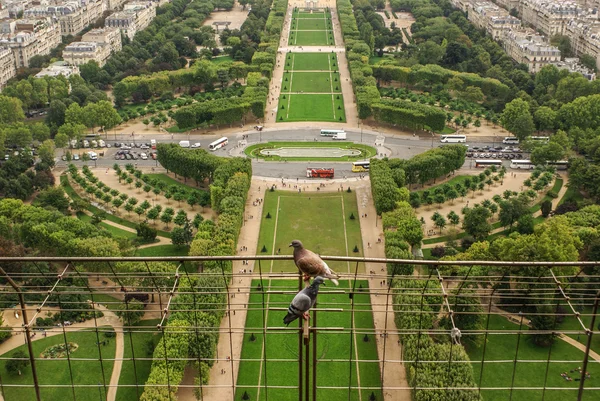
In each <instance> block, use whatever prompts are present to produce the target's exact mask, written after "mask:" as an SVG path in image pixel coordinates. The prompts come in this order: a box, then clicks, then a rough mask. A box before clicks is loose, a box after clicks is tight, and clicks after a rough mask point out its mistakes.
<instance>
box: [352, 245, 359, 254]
mask: <svg viewBox="0 0 600 401" xmlns="http://www.w3.org/2000/svg"><path fill="white" fill-rule="evenodd" d="M352 252H354V253H358V245H354V249H353V250H352Z"/></svg>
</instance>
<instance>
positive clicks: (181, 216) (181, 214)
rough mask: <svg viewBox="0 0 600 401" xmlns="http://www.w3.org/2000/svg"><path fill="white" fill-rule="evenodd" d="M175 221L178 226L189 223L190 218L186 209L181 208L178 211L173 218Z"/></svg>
mask: <svg viewBox="0 0 600 401" xmlns="http://www.w3.org/2000/svg"><path fill="white" fill-rule="evenodd" d="M173 223H175V224H177V225H178V226H182V225H184V224H185V223H189V219H188V217H187V213H186V212H185V210H179V211H178V212H177V215H176V216H175V218H174V219H173Z"/></svg>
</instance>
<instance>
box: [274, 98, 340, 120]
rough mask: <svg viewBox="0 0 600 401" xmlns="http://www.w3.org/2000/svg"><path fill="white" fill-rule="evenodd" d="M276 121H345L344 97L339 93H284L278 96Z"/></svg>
mask: <svg viewBox="0 0 600 401" xmlns="http://www.w3.org/2000/svg"><path fill="white" fill-rule="evenodd" d="M282 106H283V107H284V108H283V109H282V108H281V107H282ZM277 121H278V122H290V121H328V122H345V121H346V114H345V113H344V99H343V97H342V95H341V94H338V95H325V94H323V95H299V94H293V95H290V94H285V95H282V96H280V98H279V106H278V111H277Z"/></svg>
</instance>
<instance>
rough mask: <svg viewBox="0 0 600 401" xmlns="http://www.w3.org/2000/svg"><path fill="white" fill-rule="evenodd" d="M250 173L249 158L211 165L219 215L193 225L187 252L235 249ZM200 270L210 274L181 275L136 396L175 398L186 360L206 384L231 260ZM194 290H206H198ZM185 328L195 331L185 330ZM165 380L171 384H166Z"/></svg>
mask: <svg viewBox="0 0 600 401" xmlns="http://www.w3.org/2000/svg"><path fill="white" fill-rule="evenodd" d="M251 174H252V171H251V163H250V161H249V160H248V159H240V158H234V159H227V160H226V161H224V162H223V163H221V164H220V165H219V167H217V168H216V169H215V171H214V173H213V176H214V181H213V185H211V197H212V198H213V207H215V210H218V211H219V219H218V222H217V223H216V224H215V223H214V222H212V221H209V220H205V221H203V222H201V223H200V224H199V225H198V232H197V233H196V236H195V239H194V241H193V242H192V245H191V249H190V255H197V256H200V255H202V256H207V255H211V256H218V255H232V254H234V253H235V250H236V248H237V246H236V242H237V238H238V235H239V230H240V228H241V226H242V223H243V216H244V206H245V203H246V197H247V193H248V189H249V188H250V177H251ZM215 205H216V206H215ZM201 269H202V271H203V272H204V273H214V275H210V274H207V275H203V276H202V277H194V278H192V279H190V278H188V277H184V278H182V279H181V284H180V285H179V291H180V295H179V296H178V297H177V298H176V300H175V301H174V305H173V313H172V314H171V316H170V317H169V320H168V323H167V326H166V327H164V328H163V329H164V336H163V339H161V343H160V344H158V345H157V347H156V349H155V351H154V358H153V359H154V361H153V363H152V369H151V371H150V375H149V377H148V380H147V382H146V386H145V388H144V393H143V394H142V396H141V398H140V399H141V400H146V401H149V400H152V401H160V400H169V399H172V398H174V397H175V394H176V392H177V387H178V384H179V383H180V382H181V380H182V378H183V370H184V368H185V365H186V362H185V359H187V358H193V359H196V360H198V361H199V362H198V363H197V366H196V369H197V371H198V377H196V384H198V385H203V384H206V383H208V378H209V374H210V367H211V366H212V365H213V363H214V357H215V353H216V347H217V341H218V337H219V330H218V327H219V325H220V321H221V319H222V317H223V316H224V310H225V305H226V302H227V300H226V298H227V293H226V292H225V291H224V288H226V283H224V282H223V280H224V277H225V276H223V274H227V273H231V270H232V264H231V262H229V261H207V262H204V263H202V266H201ZM198 288H202V289H204V290H206V292H203V293H198V292H197V291H196V289H198ZM190 309H191V311H190ZM189 327H196V329H195V330H194V331H190V330H189ZM172 332H173V334H172V335H171V334H170V333H172ZM175 333H176V334H175ZM165 383H172V385H171V386H170V387H167V386H165Z"/></svg>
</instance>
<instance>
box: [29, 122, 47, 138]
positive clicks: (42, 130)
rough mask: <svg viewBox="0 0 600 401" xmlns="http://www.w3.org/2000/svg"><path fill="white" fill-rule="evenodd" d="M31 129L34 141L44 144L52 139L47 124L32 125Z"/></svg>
mask: <svg viewBox="0 0 600 401" xmlns="http://www.w3.org/2000/svg"><path fill="white" fill-rule="evenodd" d="M29 129H30V130H31V136H32V137H33V140H34V141H38V142H44V141H45V140H47V139H50V128H48V126H47V125H46V124H42V123H35V124H32V125H31V126H30V127H29Z"/></svg>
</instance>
